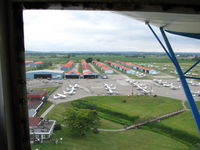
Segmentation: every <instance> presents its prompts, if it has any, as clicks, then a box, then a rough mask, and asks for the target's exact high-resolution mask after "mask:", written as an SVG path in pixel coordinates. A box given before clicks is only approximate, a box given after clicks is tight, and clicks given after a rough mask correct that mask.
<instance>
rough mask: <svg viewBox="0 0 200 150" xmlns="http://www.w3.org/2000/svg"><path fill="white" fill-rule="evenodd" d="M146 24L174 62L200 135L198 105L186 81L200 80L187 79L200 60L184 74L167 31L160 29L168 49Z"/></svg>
mask: <svg viewBox="0 0 200 150" xmlns="http://www.w3.org/2000/svg"><path fill="white" fill-rule="evenodd" d="M146 24H147V25H148V27H149V29H150V30H151V31H152V33H153V34H154V36H155V37H156V39H157V40H158V42H159V43H160V44H161V46H162V48H163V49H164V51H165V52H166V53H167V55H168V57H169V58H170V60H171V61H172V63H173V65H174V67H175V68H176V71H177V73H178V76H179V78H180V81H181V84H182V87H183V89H184V92H185V95H186V97H187V100H188V103H189V105H190V108H191V111H192V115H193V117H194V120H195V123H196V126H197V129H198V132H199V133H200V114H199V111H198V108H197V105H196V103H195V101H194V98H193V96H192V93H191V91H190V88H189V86H188V83H187V81H186V78H191V79H200V78H195V77H187V76H185V74H186V73H187V72H188V71H190V70H191V69H192V68H194V67H195V66H196V65H197V64H199V63H200V60H198V61H197V62H196V63H195V64H194V65H192V66H191V67H190V68H189V69H188V70H187V71H186V72H184V73H183V71H182V69H181V67H180V64H179V62H178V60H177V58H176V55H175V54H174V51H173V49H172V47H171V44H170V42H169V40H168V38H167V35H166V34H165V31H164V29H163V27H160V32H161V34H162V37H163V39H164V41H165V44H166V47H165V46H164V45H163V43H162V42H161V40H160V39H159V37H158V36H157V35H156V33H155V32H154V30H153V29H152V27H151V26H150V24H149V23H148V22H146Z"/></svg>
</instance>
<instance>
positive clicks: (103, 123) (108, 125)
mask: <svg viewBox="0 0 200 150" xmlns="http://www.w3.org/2000/svg"><path fill="white" fill-rule="evenodd" d="M123 127H124V126H123V125H121V124H118V123H114V122H112V121H109V120H106V119H102V118H101V119H100V126H99V128H101V129H121V128H123Z"/></svg>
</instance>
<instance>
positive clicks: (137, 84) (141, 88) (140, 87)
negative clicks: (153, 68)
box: [126, 79, 153, 94]
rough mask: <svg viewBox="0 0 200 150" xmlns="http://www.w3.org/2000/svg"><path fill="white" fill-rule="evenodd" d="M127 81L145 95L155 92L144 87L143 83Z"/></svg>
mask: <svg viewBox="0 0 200 150" xmlns="http://www.w3.org/2000/svg"><path fill="white" fill-rule="evenodd" d="M126 81H127V82H128V83H129V84H131V85H132V86H133V87H136V89H137V90H141V91H142V92H143V93H144V94H150V93H152V92H153V90H149V89H148V87H147V86H146V85H144V84H143V83H140V82H138V81H135V80H130V79H127V80H126Z"/></svg>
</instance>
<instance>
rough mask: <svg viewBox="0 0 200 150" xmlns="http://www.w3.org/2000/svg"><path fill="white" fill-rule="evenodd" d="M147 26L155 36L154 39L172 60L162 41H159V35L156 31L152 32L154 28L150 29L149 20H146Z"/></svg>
mask: <svg viewBox="0 0 200 150" xmlns="http://www.w3.org/2000/svg"><path fill="white" fill-rule="evenodd" d="M146 24H147V26H148V27H149V29H150V30H151V32H152V33H153V35H154V36H155V37H156V39H157V40H158V42H159V43H160V45H161V46H162V48H163V49H164V51H165V52H166V53H167V55H168V57H169V58H170V60H171V61H172V58H171V56H170V54H169V53H168V51H167V49H166V48H165V46H164V45H163V43H162V42H161V41H160V39H159V37H158V36H157V35H156V33H155V32H154V30H153V29H152V27H151V26H150V25H149V22H146Z"/></svg>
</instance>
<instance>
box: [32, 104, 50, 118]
mask: <svg viewBox="0 0 200 150" xmlns="http://www.w3.org/2000/svg"><path fill="white" fill-rule="evenodd" d="M51 105H52V102H49V101H47V102H46V103H45V104H43V105H42V107H40V109H39V112H38V113H37V114H36V117H40V116H41V115H42V114H43V113H44V112H45V111H46V110H47V109H48V108H49V107H50V106H51Z"/></svg>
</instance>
